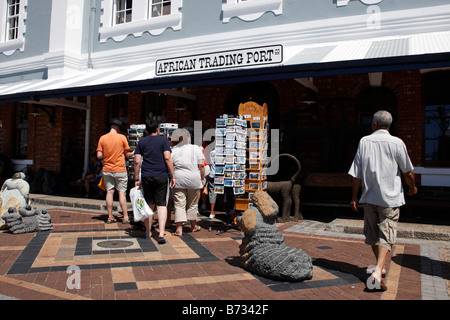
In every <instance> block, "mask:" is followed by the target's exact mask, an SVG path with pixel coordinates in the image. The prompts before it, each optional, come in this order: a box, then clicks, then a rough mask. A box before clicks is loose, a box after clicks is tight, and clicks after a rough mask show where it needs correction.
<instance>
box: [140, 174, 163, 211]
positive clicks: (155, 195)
mask: <svg viewBox="0 0 450 320" xmlns="http://www.w3.org/2000/svg"><path fill="white" fill-rule="evenodd" d="M141 184H142V186H141V187H142V190H143V191H144V198H145V201H146V202H147V204H148V205H153V204H156V205H157V206H160V207H165V206H167V198H168V194H169V178H160V177H142V178H141Z"/></svg>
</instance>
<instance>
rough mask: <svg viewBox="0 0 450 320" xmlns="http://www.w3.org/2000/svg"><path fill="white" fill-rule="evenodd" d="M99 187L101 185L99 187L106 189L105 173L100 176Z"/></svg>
mask: <svg viewBox="0 0 450 320" xmlns="http://www.w3.org/2000/svg"><path fill="white" fill-rule="evenodd" d="M97 187H99V189H101V190H103V191H106V184H105V179H103V174H102V177H101V178H100V182H99V183H98V185H97Z"/></svg>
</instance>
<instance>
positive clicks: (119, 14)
mask: <svg viewBox="0 0 450 320" xmlns="http://www.w3.org/2000/svg"><path fill="white" fill-rule="evenodd" d="M115 11H116V12H115V17H116V18H115V24H122V23H125V22H131V20H132V13H133V0H116V2H115Z"/></svg>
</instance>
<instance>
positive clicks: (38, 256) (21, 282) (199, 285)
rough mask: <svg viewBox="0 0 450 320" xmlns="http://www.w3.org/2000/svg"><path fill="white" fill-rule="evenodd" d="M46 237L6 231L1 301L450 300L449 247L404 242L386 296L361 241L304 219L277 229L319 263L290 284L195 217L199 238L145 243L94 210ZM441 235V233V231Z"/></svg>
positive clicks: (62, 220) (75, 215) (63, 212)
mask: <svg viewBox="0 0 450 320" xmlns="http://www.w3.org/2000/svg"><path fill="white" fill-rule="evenodd" d="M49 213H50V214H51V216H52V223H53V226H54V229H53V230H52V231H50V232H39V233H29V234H22V235H13V234H11V233H9V232H8V231H6V230H2V231H1V232H0V259H1V261H2V263H1V265H0V300H5V299H21V300H54V299H56V300H80V299H82V300H84V299H88V300H141V299H145V300H171V301H173V300H179V301H194V300H201V301H205V300H208V301H210V300H214V301H217V300H225V301H240V302H243V301H260V300H263V301H268V300H271V301H272V300H292V301H296V300H448V298H449V289H450V286H449V275H450V272H449V271H450V242H449V241H442V240H423V239H411V238H399V239H398V243H397V244H396V245H395V247H394V249H393V252H392V255H391V257H390V258H389V259H388V261H387V271H388V274H387V277H386V284H387V286H388V290H387V291H385V292H375V293H373V292H367V290H366V286H365V281H366V279H367V274H366V268H367V266H369V265H371V264H374V262H375V261H374V257H373V254H372V252H371V250H370V247H369V246H367V245H365V244H364V239H363V237H362V236H361V235H360V234H354V233H345V232H342V231H336V230H333V228H331V229H330V228H329V224H323V223H320V222H316V221H311V220H304V221H300V222H289V223H284V224H279V225H278V227H279V229H280V231H281V232H282V233H283V235H284V237H285V242H286V244H287V245H289V246H292V247H299V248H302V249H303V250H304V251H306V252H307V253H308V254H309V255H310V256H311V257H312V258H313V260H314V263H313V264H314V276H313V278H312V279H311V280H308V281H304V282H300V283H284V282H277V281H271V280H267V279H264V278H261V277H258V276H255V275H253V274H251V273H249V272H247V271H245V270H243V269H242V268H241V267H240V264H239V245H240V243H241V239H242V235H241V233H240V231H239V230H237V229H236V228H230V229H227V230H226V229H225V228H224V227H225V225H224V224H223V223H222V222H220V221H218V220H214V221H211V220H209V219H208V218H206V217H203V216H202V217H200V218H199V225H201V226H202V228H203V229H202V230H201V231H200V232H195V233H190V232H186V233H185V234H184V235H183V236H182V237H176V236H172V235H171V232H170V230H166V240H167V243H166V244H163V245H159V244H157V242H156V241H155V239H150V240H145V239H144V238H143V236H144V232H143V230H142V229H141V228H139V227H138V226H135V225H126V224H122V223H120V219H118V221H119V222H118V223H114V224H106V223H105V220H106V214H105V213H103V212H100V211H96V210H88V209H83V208H80V209H73V208H65V207H54V208H50V209H49ZM444 233H445V231H444Z"/></svg>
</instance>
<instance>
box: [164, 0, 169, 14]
mask: <svg viewBox="0 0 450 320" xmlns="http://www.w3.org/2000/svg"><path fill="white" fill-rule="evenodd" d="M163 6H164V7H163V15H168V14H170V1H168V2H165V3H164V5H163Z"/></svg>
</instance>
